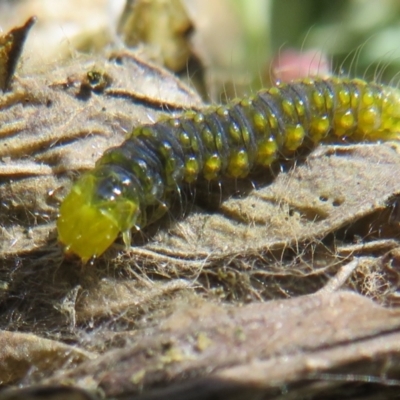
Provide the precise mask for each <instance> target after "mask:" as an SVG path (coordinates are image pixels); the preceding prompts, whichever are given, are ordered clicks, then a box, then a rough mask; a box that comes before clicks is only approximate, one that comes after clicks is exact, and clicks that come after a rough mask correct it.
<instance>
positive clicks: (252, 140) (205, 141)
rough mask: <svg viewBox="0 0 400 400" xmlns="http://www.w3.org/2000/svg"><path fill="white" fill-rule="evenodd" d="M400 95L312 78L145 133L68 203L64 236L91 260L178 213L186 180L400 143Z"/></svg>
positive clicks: (146, 128)
mask: <svg viewBox="0 0 400 400" xmlns="http://www.w3.org/2000/svg"><path fill="white" fill-rule="evenodd" d="M399 132H400V90H398V89H396V88H393V87H390V86H384V85H380V84H377V83H367V82H365V81H363V80H359V79H347V78H339V77H332V78H326V79H323V78H316V79H311V78H306V79H302V80H298V81H294V82H291V83H283V84H278V85H277V86H276V87H272V88H270V89H264V90H261V91H260V92H258V93H257V94H256V95H254V96H253V97H249V98H245V99H241V100H237V101H233V102H232V103H231V104H229V105H227V106H223V105H219V106H210V107H207V108H205V109H203V110H201V111H190V110H189V111H186V112H184V113H183V115H181V116H180V117H175V116H170V117H165V118H163V119H161V120H160V121H158V122H156V123H154V124H147V125H143V126H139V127H137V128H135V129H134V130H133V131H132V133H131V134H129V136H128V137H127V139H126V140H125V141H124V142H123V143H122V144H121V145H120V146H118V147H114V148H110V149H108V150H107V151H106V152H105V153H104V154H103V156H102V157H101V158H100V159H99V160H98V161H97V163H96V165H95V168H94V169H93V170H91V171H89V172H87V173H84V174H83V175H82V176H81V177H80V179H78V180H77V182H76V183H75V184H74V185H73V187H72V189H71V191H70V193H69V194H68V195H67V196H66V198H65V200H64V201H63V202H62V204H61V206H60V212H59V218H58V221H57V228H58V235H59V240H60V242H61V243H63V244H64V246H65V248H66V251H67V252H72V253H75V254H77V255H78V256H79V257H80V258H81V259H82V260H83V261H84V262H87V261H88V260H89V259H91V258H92V257H98V256H100V255H101V254H102V253H103V252H104V251H105V250H106V249H107V248H108V247H109V246H110V245H111V244H112V243H113V242H114V241H115V239H116V238H117V237H118V235H119V234H120V233H122V236H123V240H124V242H125V243H126V244H127V245H130V233H131V230H132V229H136V230H139V229H141V228H143V227H145V226H146V225H148V224H149V223H150V222H152V221H154V220H156V219H158V218H159V217H160V216H161V215H162V214H163V213H164V212H165V211H166V210H167V209H168V205H167V202H168V199H169V197H170V196H171V194H173V193H174V192H176V191H177V190H179V188H180V187H181V185H182V184H184V183H190V184H194V183H195V182H196V180H197V179H198V178H199V177H202V178H204V179H206V180H208V181H212V180H218V179H221V178H235V179H239V178H244V177H246V176H247V175H248V174H249V173H250V172H251V171H252V170H253V169H254V168H255V167H268V166H270V165H271V164H272V163H273V162H275V161H276V160H278V159H279V158H280V157H282V156H284V157H287V156H290V155H291V154H293V153H294V152H295V151H296V150H298V149H302V148H305V147H308V148H312V147H313V146H315V145H317V144H318V143H320V142H328V141H329V142H343V141H355V142H357V141H364V140H366V141H384V140H391V139H399V137H400V136H399V135H400V133H399Z"/></svg>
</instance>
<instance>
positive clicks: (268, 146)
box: [256, 138, 278, 167]
mask: <svg viewBox="0 0 400 400" xmlns="http://www.w3.org/2000/svg"><path fill="white" fill-rule="evenodd" d="M277 151H278V144H277V143H276V141H275V140H273V139H272V138H270V139H267V140H264V141H262V142H260V143H259V145H258V151H257V157H256V163H257V164H258V165H262V166H265V167H268V166H269V165H271V164H272V163H273V162H274V161H275V159H276V154H277Z"/></svg>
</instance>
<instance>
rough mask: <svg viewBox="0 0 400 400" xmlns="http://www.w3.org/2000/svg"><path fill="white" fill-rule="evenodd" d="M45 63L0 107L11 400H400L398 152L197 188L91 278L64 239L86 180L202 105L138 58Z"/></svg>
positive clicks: (392, 148) (1, 242)
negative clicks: (74, 192) (131, 143)
mask: <svg viewBox="0 0 400 400" xmlns="http://www.w3.org/2000/svg"><path fill="white" fill-rule="evenodd" d="M19 3H20V2H19ZM21 4H22V2H21ZM2 6H3V5H2ZM0 17H1V16H0ZM38 24H39V25H38V28H40V23H38ZM142 50H143V49H142ZM37 63H38V61H37V60H36V64H37ZM32 65H35V62H33V64H32ZM42 67H43V68H42V69H41V70H35V71H30V72H29V73H23V72H20V73H19V74H18V75H17V76H15V79H14V80H13V81H12V85H11V89H12V90H11V91H10V92H8V93H7V94H4V93H2V94H0V200H1V201H0V301H1V302H0V329H1V331H0V385H1V386H2V387H7V386H9V385H10V386H11V387H10V391H5V392H1V393H0V399H1V400H6V399H7V400H11V399H14V400H21V399H31V400H43V399H47V400H49V399H63V400H82V399H100V398H106V399H111V398H114V399H126V400H127V399H141V400H145V399H147V400H150V399H153V400H156V399H157V400H161V399H165V398H173V399H177V400H180V399H182V400H183V399H197V400H211V399H229V400H234V399H235V400H242V399H246V400H247V399H251V400H253V399H254V400H256V399H257V400H258V399H264V398H265V399H267V398H268V399H276V400H278V399H279V400H289V399H297V400H299V399H304V398H307V399H321V400H322V399H326V400H328V399H337V398H341V399H342V398H348V399H354V400H355V399H364V400H365V399H371V400H372V399H373V400H378V399H379V400H380V399H392V398H395V397H396V396H397V397H398V393H399V386H400V372H399V371H400V361H399V360H400V357H399V355H400V354H399V351H400V347H399V343H400V313H399V309H398V304H399V294H398V286H399V282H400V274H399V266H400V250H399V249H400V247H399V245H398V230H399V213H398V205H397V202H398V195H399V189H400V181H399V176H400V157H399V147H398V144H397V143H394V142H393V143H386V144H375V145H367V144H360V145H354V146H320V147H319V148H317V149H316V150H315V151H313V152H312V153H311V154H309V155H308V156H303V157H302V158H299V159H296V160H288V161H286V162H284V163H281V165H279V166H277V167H276V168H273V170H272V171H261V172H260V173H257V174H255V175H254V176H252V177H251V180H250V179H249V180H246V181H244V182H239V181H238V182H224V184H223V185H222V189H220V188H219V186H218V185H216V186H215V187H210V186H207V185H199V186H198V187H196V188H195V189H196V190H194V188H193V187H191V188H188V190H187V191H186V190H183V191H182V195H181V197H178V198H177V199H176V203H175V205H174V207H173V208H172V209H171V210H170V213H169V214H168V215H167V216H166V217H165V218H164V220H163V221H161V223H160V224H158V225H155V226H151V227H149V229H148V230H146V231H144V232H141V233H139V234H138V235H137V236H136V237H135V241H134V243H133V246H132V247H131V248H130V249H129V250H126V249H125V248H124V247H123V246H122V245H121V243H120V242H118V243H116V244H115V245H114V246H113V247H112V248H111V249H110V250H109V251H108V252H107V253H106V254H105V255H104V256H103V257H102V258H100V259H99V260H96V262H95V263H93V264H91V265H87V266H84V267H83V266H82V265H80V264H79V262H78V261H77V260H76V259H68V258H66V257H65V256H64V255H63V252H62V249H61V247H60V246H59V245H58V244H57V240H56V232H55V218H56V215H57V209H58V204H59V201H60V199H61V198H62V197H63V195H64V194H65V192H66V190H68V187H69V186H70V184H71V180H72V179H74V177H75V176H76V175H77V174H78V173H79V172H81V171H83V170H86V169H88V168H90V167H91V166H92V165H93V163H94V161H95V160H96V159H97V157H98V156H99V155H100V154H101V153H102V152H103V151H104V149H106V148H108V147H109V146H112V145H115V144H117V143H120V142H121V141H122V140H123V137H124V135H125V134H126V133H127V132H129V131H130V130H131V128H132V127H133V126H136V125H137V124H140V123H146V122H149V121H152V120H155V119H157V118H158V117H159V115H161V114H162V113H163V112H171V111H173V112H174V111H176V112H179V111H180V110H182V109H186V108H188V107H190V106H191V105H193V106H196V107H197V106H201V102H200V100H199V99H198V97H197V96H196V95H195V94H193V93H192V91H191V90H190V89H188V88H186V86H184V85H183V84H182V83H181V81H180V80H178V79H177V78H175V77H174V76H172V75H171V74H170V73H168V72H166V71H164V70H163V69H161V68H159V67H157V66H155V65H152V64H149V63H147V62H145V61H144V60H143V59H142V58H141V56H140V55H139V53H137V52H135V53H132V52H128V51H125V50H122V51H118V52H114V53H112V52H106V53H100V54H98V55H93V56H83V55H79V56H78V55H76V54H75V55H74V57H72V58H71V59H70V60H69V61H66V62H65V63H57V64H56V65H53V66H50V65H48V64H46V63H45V65H43V66H42ZM93 71H96V72H100V73H101V75H102V77H105V78H106V79H105V80H104V84H103V86H100V87H98V86H96V87H97V89H96V88H93V87H92V88H91V89H90V82H88V75H87V73H88V72H93ZM253 186H254V188H253ZM341 289H342V290H341ZM351 291H352V292H351ZM66 386H67V387H66Z"/></svg>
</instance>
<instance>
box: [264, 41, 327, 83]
mask: <svg viewBox="0 0 400 400" xmlns="http://www.w3.org/2000/svg"><path fill="white" fill-rule="evenodd" d="M271 75H272V80H273V81H275V82H291V81H293V80H295V79H301V78H306V77H321V78H327V77H329V76H331V75H332V68H331V62H330V60H329V59H328V57H327V55H326V54H325V53H323V52H322V51H320V50H308V51H298V50H292V49H289V50H284V51H282V52H280V53H279V54H278V55H276V56H275V57H274V59H273V60H272V62H271Z"/></svg>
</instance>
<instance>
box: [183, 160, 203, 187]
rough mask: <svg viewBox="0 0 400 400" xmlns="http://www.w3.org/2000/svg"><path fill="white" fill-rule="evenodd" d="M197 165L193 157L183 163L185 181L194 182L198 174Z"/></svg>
mask: <svg viewBox="0 0 400 400" xmlns="http://www.w3.org/2000/svg"><path fill="white" fill-rule="evenodd" d="M199 172H200V171H199V163H198V161H197V160H196V158H195V157H189V158H188V159H187V160H186V163H185V178H184V179H185V181H186V182H188V183H191V182H194V181H195V180H196V179H197V176H198V174H199Z"/></svg>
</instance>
